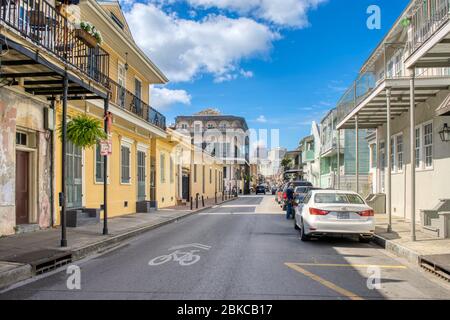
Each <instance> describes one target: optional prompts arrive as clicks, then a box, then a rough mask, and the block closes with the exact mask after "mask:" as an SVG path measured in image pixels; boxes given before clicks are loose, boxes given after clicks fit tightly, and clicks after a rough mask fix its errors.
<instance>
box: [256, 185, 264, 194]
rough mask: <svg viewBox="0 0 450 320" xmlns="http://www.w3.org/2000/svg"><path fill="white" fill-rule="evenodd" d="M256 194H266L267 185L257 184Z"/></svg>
mask: <svg viewBox="0 0 450 320" xmlns="http://www.w3.org/2000/svg"><path fill="white" fill-rule="evenodd" d="M255 192H256V194H260V193H262V194H266V187H265V186H257V187H256V190H255Z"/></svg>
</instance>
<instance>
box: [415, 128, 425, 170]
mask: <svg viewBox="0 0 450 320" xmlns="http://www.w3.org/2000/svg"><path fill="white" fill-rule="evenodd" d="M417 130H419V148H417V141H416V131H417ZM422 147H423V137H422V125H418V126H416V127H415V130H414V157H416V151H417V150H419V161H417V159H416V171H420V170H422V169H423V166H424V163H423V150H422Z"/></svg>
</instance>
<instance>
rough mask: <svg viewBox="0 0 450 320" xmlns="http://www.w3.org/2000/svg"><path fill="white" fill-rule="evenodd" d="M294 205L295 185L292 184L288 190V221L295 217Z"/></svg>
mask: <svg viewBox="0 0 450 320" xmlns="http://www.w3.org/2000/svg"><path fill="white" fill-rule="evenodd" d="M293 203H294V185H293V184H292V183H291V184H289V187H288V188H287V190H286V219H290V218H291V216H293V212H292V211H293Z"/></svg>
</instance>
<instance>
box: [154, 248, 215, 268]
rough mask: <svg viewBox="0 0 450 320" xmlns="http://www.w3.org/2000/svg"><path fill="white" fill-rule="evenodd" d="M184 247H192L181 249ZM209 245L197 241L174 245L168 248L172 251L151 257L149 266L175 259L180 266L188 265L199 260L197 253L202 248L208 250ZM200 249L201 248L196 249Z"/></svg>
mask: <svg viewBox="0 0 450 320" xmlns="http://www.w3.org/2000/svg"><path fill="white" fill-rule="evenodd" d="M185 248H192V249H191V250H182V249H185ZM210 248H211V247H210V246H207V245H203V244H199V243H193V244H188V245H181V246H175V247H172V248H170V249H169V250H168V251H173V250H175V251H173V252H172V253H170V254H167V255H162V256H159V257H156V258H153V259H152V260H150V261H149V262H148V265H149V266H159V265H163V264H165V263H167V262H170V261H175V262H178V263H179V264H180V266H190V265H193V264H195V263H197V262H198V261H200V258H201V256H200V255H199V254H196V253H199V252H201V251H202V250H205V251H208V250H209V249H210ZM198 249H201V250H198Z"/></svg>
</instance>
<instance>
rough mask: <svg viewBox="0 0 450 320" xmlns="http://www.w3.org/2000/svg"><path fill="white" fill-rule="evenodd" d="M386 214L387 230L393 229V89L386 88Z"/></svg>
mask: <svg viewBox="0 0 450 320" xmlns="http://www.w3.org/2000/svg"><path fill="white" fill-rule="evenodd" d="M385 154H386V165H387V173H386V186H385V187H386V214H387V216H388V226H387V232H391V231H392V191H391V176H392V163H391V89H390V88H387V89H386V150H385Z"/></svg>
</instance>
